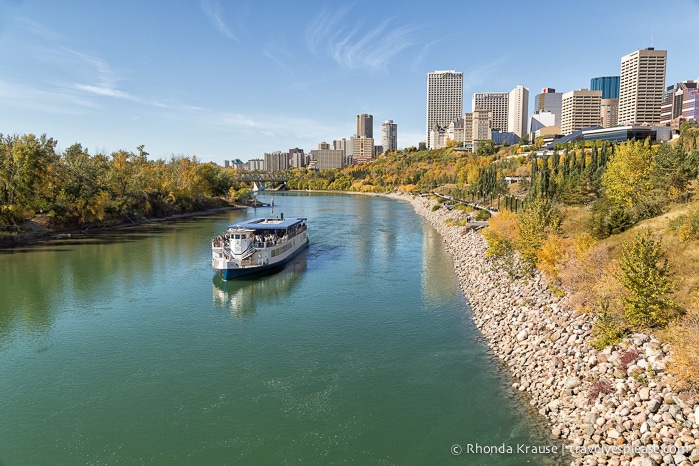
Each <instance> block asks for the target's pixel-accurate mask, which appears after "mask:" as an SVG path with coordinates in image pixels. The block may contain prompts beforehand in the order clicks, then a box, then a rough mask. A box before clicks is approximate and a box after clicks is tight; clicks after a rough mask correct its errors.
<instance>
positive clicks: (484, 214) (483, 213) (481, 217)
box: [476, 209, 490, 222]
mask: <svg viewBox="0 0 699 466" xmlns="http://www.w3.org/2000/svg"><path fill="white" fill-rule="evenodd" d="M489 218H490V212H488V211H487V210H484V209H478V212H476V220H477V221H479V222H484V221H486V220H488V219H489Z"/></svg>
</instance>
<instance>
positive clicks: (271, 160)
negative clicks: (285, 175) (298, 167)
mask: <svg viewBox="0 0 699 466" xmlns="http://www.w3.org/2000/svg"><path fill="white" fill-rule="evenodd" d="M288 168H289V154H288V152H282V151H274V152H270V153H265V171H268V172H275V171H277V170H286V169H288Z"/></svg>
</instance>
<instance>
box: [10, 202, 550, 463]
mask: <svg viewBox="0 0 699 466" xmlns="http://www.w3.org/2000/svg"><path fill="white" fill-rule="evenodd" d="M261 200H263V201H267V202H269V201H270V200H271V199H270V195H269V194H267V195H265V196H261ZM270 210H271V209H270V208H263V209H257V211H255V210H241V211H231V212H228V213H225V214H218V215H215V216H202V217H196V218H192V219H187V220H180V221H173V222H168V223H160V224H154V225H150V226H143V227H139V228H138V229H122V230H113V231H109V232H105V233H102V234H98V235H93V236H90V237H87V238H74V239H69V240H61V241H56V242H47V243H43V244H40V245H34V246H30V247H23V248H17V249H12V250H2V251H0V464H2V465H24V464H27V465H30V464H88V463H89V464H163V465H165V464H188V465H189V464H340V463H342V464H386V465H388V464H401V465H403V464H488V465H489V464H503V465H519V464H526V463H527V462H529V463H531V464H541V463H543V462H549V463H551V464H554V463H556V462H557V461H556V459H560V457H558V458H556V456H555V455H544V454H541V453H539V452H535V453H529V454H525V453H522V452H521V450H520V451H519V452H518V451H517V448H520V449H521V448H522V447H532V446H538V447H543V446H547V445H548V444H551V441H550V440H549V439H548V438H547V437H546V435H545V433H544V432H543V429H541V427H540V426H539V425H538V423H537V422H538V420H537V417H536V416H535V415H534V414H533V413H532V412H531V411H530V410H528V409H527V401H526V399H524V400H523V399H521V398H520V397H519V395H518V393H516V392H514V391H513V390H512V389H511V388H510V385H511V383H512V380H510V379H509V378H508V376H507V374H506V373H504V372H503V369H502V368H501V366H500V365H499V363H498V361H497V360H496V359H495V358H494V357H493V356H492V355H491V354H490V353H489V351H488V348H487V347H486V346H485V344H484V343H483V342H482V341H481V339H480V338H479V333H478V331H477V329H476V328H475V327H474V325H473V323H472V322H471V320H470V314H469V309H468V305H467V303H466V301H465V299H464V297H463V296H462V294H461V292H460V291H459V287H458V283H457V279H456V276H455V274H454V271H453V267H452V264H451V259H450V257H449V256H448V255H447V253H446V252H445V250H444V247H443V244H442V239H441V237H440V236H439V234H438V233H437V232H436V231H435V230H434V229H433V228H432V227H431V226H430V225H429V224H428V223H427V222H426V221H425V220H424V219H422V218H421V217H419V216H417V215H416V214H415V213H414V212H413V210H412V208H411V206H410V205H409V204H407V203H403V202H400V201H396V200H393V199H388V198H384V197H373V196H350V195H320V194H312V193H289V194H285V195H281V194H274V214H275V215H279V214H280V213H284V215H285V217H294V216H304V217H308V232H309V236H310V238H311V244H310V247H309V248H308V250H307V251H306V252H304V253H302V254H301V255H300V256H298V257H297V258H296V259H295V260H294V261H293V262H291V263H290V264H289V265H288V266H287V267H286V268H285V269H284V270H282V271H281V272H279V273H276V274H274V275H270V276H265V277H258V278H254V279H247V280H241V281H229V282H223V281H221V280H220V279H219V278H218V277H217V276H216V275H215V274H214V272H213V270H212V269H211V266H210V241H209V240H210V238H211V237H212V236H215V235H218V234H220V233H221V232H222V231H224V230H225V227H226V226H227V225H229V224H231V223H234V222H236V221H239V220H242V219H245V218H251V217H255V216H266V215H270V214H271V212H270ZM456 446H458V448H457V447H456ZM502 446H505V447H506V448H507V447H509V448H510V449H512V450H514V451H513V452H511V453H507V452H505V453H502V451H500V452H498V451H497V450H496V449H494V448H493V447H502ZM452 447H454V448H452ZM478 448H480V450H478ZM501 450H502V448H501ZM455 453H456V454H455Z"/></svg>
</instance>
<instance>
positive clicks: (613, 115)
mask: <svg viewBox="0 0 699 466" xmlns="http://www.w3.org/2000/svg"><path fill="white" fill-rule="evenodd" d="M602 93H603V94H602V95H604V91H602ZM600 118H601V120H600V125H602V127H603V128H612V127H614V126H616V125H618V124H619V99H605V98H602V101H601V102H600Z"/></svg>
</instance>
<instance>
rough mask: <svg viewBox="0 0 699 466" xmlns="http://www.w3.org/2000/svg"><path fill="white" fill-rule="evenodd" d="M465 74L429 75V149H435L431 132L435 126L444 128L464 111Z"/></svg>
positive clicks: (427, 138) (455, 72) (452, 72)
mask: <svg viewBox="0 0 699 466" xmlns="http://www.w3.org/2000/svg"><path fill="white" fill-rule="evenodd" d="M463 86H464V74H463V73H461V72H457V71H454V70H449V71H435V72H432V73H428V74H427V128H426V140H427V148H428V149H432V148H433V142H432V141H431V139H430V132H431V131H432V130H433V129H434V127H435V125H437V126H440V127H442V128H444V127H446V126H447V125H449V123H450V122H451V121H452V120H453V119H454V118H461V112H462V110H463V98H464V97H463V94H464V87H463Z"/></svg>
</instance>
